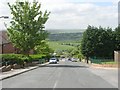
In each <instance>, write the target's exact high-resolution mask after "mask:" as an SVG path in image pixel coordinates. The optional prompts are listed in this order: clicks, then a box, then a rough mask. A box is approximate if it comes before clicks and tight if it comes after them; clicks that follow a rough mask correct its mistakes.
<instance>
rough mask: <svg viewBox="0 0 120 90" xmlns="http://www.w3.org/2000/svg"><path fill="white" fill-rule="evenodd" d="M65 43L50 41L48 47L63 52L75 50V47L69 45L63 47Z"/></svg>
mask: <svg viewBox="0 0 120 90" xmlns="http://www.w3.org/2000/svg"><path fill="white" fill-rule="evenodd" d="M61 43H63V42H57V41H49V42H48V45H49V46H50V48H52V49H53V50H55V51H62V50H68V49H75V47H74V46H69V45H61Z"/></svg>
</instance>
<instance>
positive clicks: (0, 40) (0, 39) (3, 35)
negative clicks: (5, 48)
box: [0, 30, 10, 44]
mask: <svg viewBox="0 0 120 90" xmlns="http://www.w3.org/2000/svg"><path fill="white" fill-rule="evenodd" d="M6 43H10V40H9V38H8V35H7V31H5V30H4V31H0V44H6Z"/></svg>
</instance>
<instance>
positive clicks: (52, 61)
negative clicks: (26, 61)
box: [49, 58, 57, 64]
mask: <svg viewBox="0 0 120 90" xmlns="http://www.w3.org/2000/svg"><path fill="white" fill-rule="evenodd" d="M51 63H53V64H54V63H55V64H56V63H57V58H50V60H49V64H51Z"/></svg>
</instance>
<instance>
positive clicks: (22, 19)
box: [7, 1, 50, 53]
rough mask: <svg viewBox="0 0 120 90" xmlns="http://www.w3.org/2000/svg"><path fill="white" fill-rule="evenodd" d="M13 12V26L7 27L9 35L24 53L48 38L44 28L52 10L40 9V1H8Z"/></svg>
mask: <svg viewBox="0 0 120 90" xmlns="http://www.w3.org/2000/svg"><path fill="white" fill-rule="evenodd" d="M8 6H9V7H10V10H11V14H12V16H13V17H12V21H11V26H10V27H9V28H7V31H8V36H9V38H10V40H11V42H12V43H13V45H14V46H15V47H17V48H19V49H20V51H21V52H22V53H29V51H30V50H31V49H34V47H35V46H36V45H40V44H41V41H42V40H44V39H46V37H47V35H48V33H47V32H46V31H45V30H44V28H45V27H44V24H45V23H46V21H47V20H48V18H49V17H48V16H49V14H50V12H47V11H45V12H44V13H43V12H42V11H41V10H40V8H41V4H39V3H38V2H33V3H29V2H28V1H25V2H16V3H15V4H13V5H11V4H10V3H8Z"/></svg>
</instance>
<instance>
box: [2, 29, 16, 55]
mask: <svg viewBox="0 0 120 90" xmlns="http://www.w3.org/2000/svg"><path fill="white" fill-rule="evenodd" d="M0 38H1V39H0V40H1V41H0V53H2V54H5V53H16V48H15V47H13V44H12V43H11V42H10V40H9V39H8V36H7V32H6V31H0Z"/></svg>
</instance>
